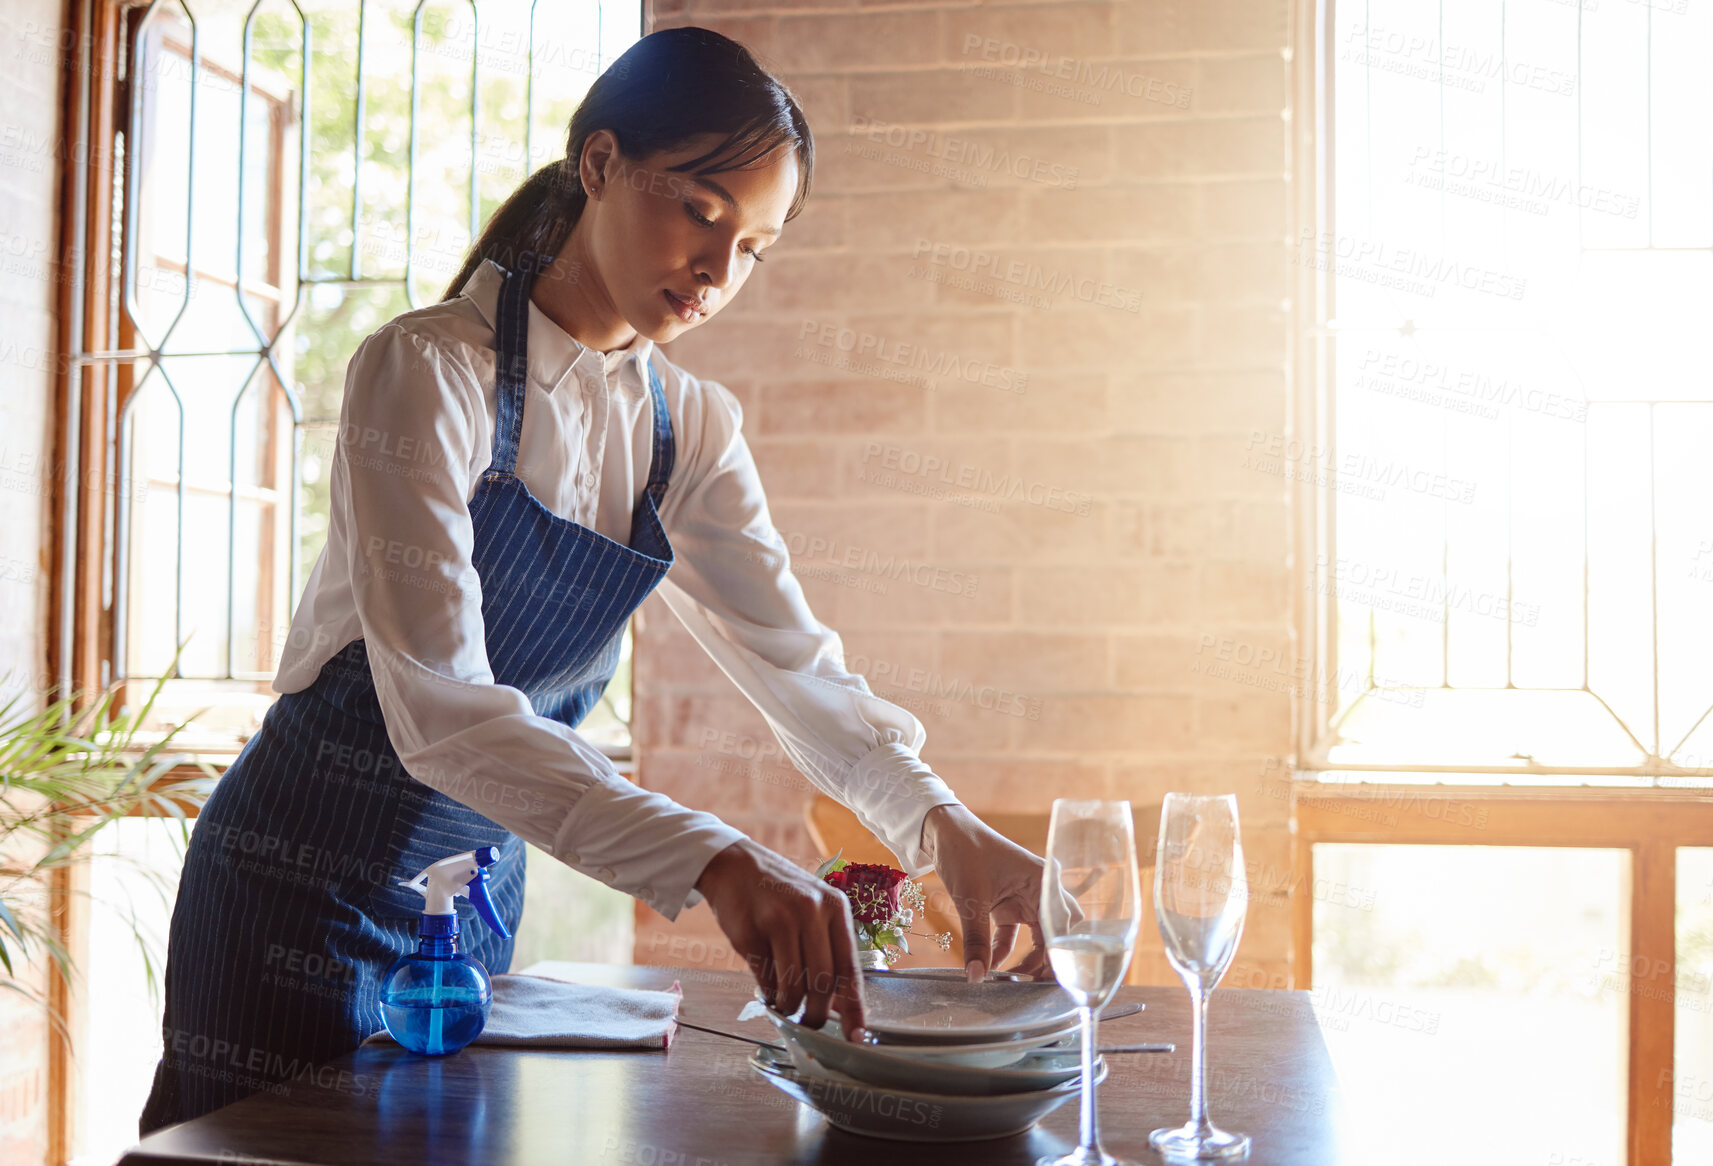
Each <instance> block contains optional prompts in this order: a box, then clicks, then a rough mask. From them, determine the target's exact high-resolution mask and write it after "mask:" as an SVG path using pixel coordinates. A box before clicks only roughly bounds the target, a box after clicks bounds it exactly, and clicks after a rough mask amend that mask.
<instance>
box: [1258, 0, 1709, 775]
mask: <svg viewBox="0 0 1713 1166" xmlns="http://www.w3.org/2000/svg"><path fill="white" fill-rule="evenodd" d="M1328 36H1329V41H1328V49H1329V55H1330V60H1329V62H1328V65H1329V71H1330V74H1331V78H1332V93H1333V95H1334V96H1333V101H1332V109H1331V118H1332V122H1333V126H1332V129H1333V141H1334V142H1336V148H1335V150H1334V157H1333V161H1332V165H1331V171H1330V175H1329V177H1330V180H1331V186H1332V200H1331V201H1332V205H1333V208H1334V209H1333V212H1332V215H1331V218H1330V221H1329V222H1328V223H1327V224H1325V226H1324V227H1323V229H1321V230H1319V231H1317V232H1311V233H1310V236H1308V237H1305V238H1304V239H1303V240H1302V244H1303V245H1302V247H1301V249H1300V252H1299V259H1300V261H1301V262H1302V263H1303V264H1305V265H1310V266H1316V267H1324V268H1325V269H1326V271H1327V275H1328V279H1329V282H1330V294H1331V303H1332V311H1331V319H1330V320H1328V321H1327V323H1326V328H1327V336H1328V345H1329V357H1330V359H1329V364H1328V366H1327V369H1326V376H1327V379H1328V382H1329V385H1330V390H1331V397H1332V401H1331V409H1330V422H1331V423H1330V425H1329V427H1328V429H1327V431H1326V432H1327V433H1328V436H1329V440H1328V441H1327V443H1326V444H1325V447H1324V449H1322V448H1314V447H1313V443H1293V447H1292V448H1290V449H1282V450H1281V451H1280V453H1279V455H1278V456H1279V457H1280V458H1281V459H1282V460H1285V461H1290V460H1293V459H1294V460H1296V461H1297V463H1298V464H1297V466H1295V467H1293V468H1294V469H1300V470H1302V471H1304V472H1305V476H1306V477H1308V478H1310V479H1312V480H1313V481H1315V482H1317V483H1318V484H1319V486H1320V487H1322V488H1324V490H1325V491H1326V493H1328V495H1329V498H1328V509H1329V511H1330V521H1329V522H1328V524H1327V527H1326V530H1325V534H1326V536H1327V537H1326V538H1325V539H1324V541H1323V543H1322V545H1321V546H1320V547H1319V548H1318V549H1317V554H1316V555H1315V558H1314V560H1313V561H1314V563H1315V575H1314V579H1313V589H1314V592H1315V595H1316V597H1317V598H1318V599H1319V600H1321V601H1322V602H1323V604H1324V611H1325V617H1326V620H1327V622H1328V624H1329V630H1328V639H1327V648H1328V652H1329V659H1335V660H1336V666H1335V667H1334V668H1333V669H1332V672H1333V673H1334V674H1335V675H1336V676H1337V677H1338V678H1339V680H1340V683H1337V684H1331V685H1328V686H1326V688H1325V695H1326V696H1327V697H1328V698H1329V700H1328V703H1329V704H1330V705H1331V707H1330V708H1328V709H1327V710H1326V711H1327V713H1328V714H1329V715H1327V716H1326V717H1325V718H1324V720H1323V725H1324V728H1323V730H1322V733H1321V735H1320V737H1319V739H1318V740H1316V741H1315V742H1313V744H1312V747H1311V750H1310V753H1309V758H1310V764H1311V765H1313V766H1316V767H1322V768H1340V769H1364V770H1367V769H1394V770H1407V769H1410V768H1419V769H1427V770H1432V771H1435V772H1440V773H1444V772H1449V771H1472V772H1487V773H1504V774H1507V775H1513V776H1514V775H1519V774H1529V773H1534V774H1552V775H1565V774H1577V775H1588V776H1597V775H1624V776H1625V777H1633V778H1637V779H1645V780H1644V781H1642V784H1656V785H1672V784H1676V785H1683V784H1713V783H1709V782H1708V781H1707V779H1708V777H1709V776H1713V716H1709V713H1710V712H1713V673H1710V672H1709V670H1708V669H1707V668H1706V666H1705V652H1706V649H1707V647H1708V645H1709V644H1710V643H1713V602H1710V601H1713V524H1710V523H1709V521H1708V518H1707V508H1706V505H1705V503H1706V499H1707V498H1708V496H1709V493H1710V491H1713V475H1710V474H1709V471H1708V468H1707V462H1706V456H1705V451H1706V450H1707V448H1708V447H1709V444H1710V441H1713V372H1710V369H1709V367H1708V364H1707V361H1706V355H1707V353H1706V345H1705V327H1704V322H1705V320H1706V319H1707V318H1708V316H1709V314H1710V313H1713V133H1710V132H1709V130H1710V129H1713V124H1710V122H1713V119H1710V117H1709V112H1708V111H1709V109H1710V108H1713V105H1710V103H1713V78H1710V77H1709V75H1708V73H1707V72H1706V70H1705V69H1703V68H1702V65H1703V64H1704V63H1705V60H1706V54H1707V52H1708V50H1709V48H1713V18H1710V17H1709V14H1708V13H1706V12H1705V11H1702V10H1701V9H1700V8H1696V7H1695V6H1685V5H1670V4H1654V5H1649V4H1602V5H1597V4H1594V3H1592V0H1584V2H1583V3H1582V5H1581V7H1580V8H1579V7H1578V6H1577V4H1576V3H1574V2H1573V3H1570V4H1568V5H1567V4H1558V3H1550V2H1547V0H1535V2H1531V3H1523V4H1510V5H1504V6H1495V5H1488V4H1470V3H1451V2H1446V3H1435V4H1427V5H1423V4H1416V3H1406V2H1403V0H1350V2H1344V0H1339V2H1338V3H1337V4H1336V5H1335V7H1334V18H1333V19H1332V20H1331V22H1330V24H1329V28H1328ZM1346 680H1348V681H1349V683H1344V682H1343V681H1346Z"/></svg>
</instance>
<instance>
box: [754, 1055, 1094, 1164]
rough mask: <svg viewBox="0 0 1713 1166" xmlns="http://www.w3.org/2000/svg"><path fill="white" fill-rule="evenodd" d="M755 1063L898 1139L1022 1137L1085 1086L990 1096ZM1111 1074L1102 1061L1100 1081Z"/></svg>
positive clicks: (779, 1061)
mask: <svg viewBox="0 0 1713 1166" xmlns="http://www.w3.org/2000/svg"><path fill="white" fill-rule="evenodd" d="M750 1065H751V1066H752V1067H753V1068H754V1069H755V1070H756V1072H758V1073H760V1074H761V1075H762V1076H763V1077H765V1078H766V1079H767V1080H768V1081H769V1082H770V1083H771V1084H773V1085H774V1086H776V1087H777V1088H779V1089H781V1090H783V1091H784V1092H786V1093H788V1094H789V1095H791V1096H792V1097H795V1098H796V1099H797V1100H798V1101H801V1102H803V1103H804V1104H805V1105H808V1106H809V1107H811V1108H812V1109H814V1110H816V1111H817V1112H819V1113H820V1114H821V1115H822V1116H823V1117H825V1118H826V1119H827V1121H828V1122H829V1123H831V1124H832V1125H835V1126H837V1127H838V1128H839V1129H841V1130H846V1131H848V1132H850V1133H853V1134H862V1135H865V1136H867V1137H872V1138H886V1139H888V1140H891V1141H898V1142H976V1141H983V1140H985V1139H988V1138H1003V1137H1009V1136H1010V1135H1012V1134H1020V1133H1022V1132H1023V1131H1024V1130H1027V1129H1028V1128H1029V1127H1030V1126H1032V1125H1034V1124H1035V1123H1036V1122H1038V1121H1040V1120H1041V1119H1042V1118H1044V1117H1046V1116H1047V1115H1048V1114H1049V1113H1052V1112H1053V1111H1054V1110H1055V1109H1057V1108H1059V1106H1061V1105H1063V1104H1064V1103H1065V1102H1067V1101H1071V1100H1073V1099H1075V1098H1076V1097H1078V1096H1079V1095H1080V1093H1081V1091H1082V1082H1081V1080H1080V1079H1072V1080H1070V1081H1067V1082H1065V1083H1064V1084H1062V1085H1056V1086H1054V1087H1053V1088H1051V1089H1040V1090H1033V1091H1031V1092H1027V1093H1005V1094H996V1095H993V1096H988V1097H959V1096H954V1095H949V1094H940V1093H920V1092H916V1091H913V1090H904V1089H885V1088H880V1087H878V1086H874V1085H867V1084H864V1083H863V1082H861V1081H856V1080H853V1079H851V1078H849V1077H846V1076H844V1075H843V1074H840V1073H833V1072H830V1071H826V1070H823V1071H821V1072H820V1073H818V1074H810V1073H805V1072H803V1071H801V1070H799V1069H798V1068H797V1067H796V1066H794V1065H793V1064H792V1063H791V1059H790V1058H789V1057H787V1056H785V1055H784V1054H783V1053H776V1052H774V1051H772V1050H771V1049H757V1050H755V1054H754V1055H753V1056H751V1057H750ZM1105 1075H1106V1066H1105V1065H1104V1064H1102V1065H1100V1066H1099V1067H1098V1070H1097V1072H1096V1075H1095V1081H1096V1082H1097V1083H1098V1082H1099V1081H1100V1080H1101V1078H1102V1077H1104V1076H1105Z"/></svg>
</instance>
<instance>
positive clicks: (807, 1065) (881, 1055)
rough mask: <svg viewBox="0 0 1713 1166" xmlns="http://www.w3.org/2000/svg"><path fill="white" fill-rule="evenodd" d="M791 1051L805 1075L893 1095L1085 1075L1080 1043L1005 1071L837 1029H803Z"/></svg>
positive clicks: (982, 1089)
mask: <svg viewBox="0 0 1713 1166" xmlns="http://www.w3.org/2000/svg"><path fill="white" fill-rule="evenodd" d="M786 1048H787V1049H788V1050H789V1051H790V1053H791V1060H792V1062H793V1063H794V1064H795V1065H796V1066H797V1068H798V1070H799V1071H801V1072H804V1073H816V1074H819V1073H825V1072H833V1073H838V1074H841V1075H843V1076H846V1077H853V1078H855V1079H856V1080H858V1081H863V1082H866V1083H868V1084H870V1085H879V1086H882V1087H884V1088H888V1089H910V1090H915V1091H917V1092H920V1093H949V1094H956V1095H958V1096H962V1097H984V1096H990V1095H992V1094H997V1093H1027V1092H1029V1091H1031V1090H1039V1089H1051V1088H1053V1086H1055V1085H1062V1084H1064V1083H1065V1082H1066V1081H1069V1080H1071V1079H1072V1078H1074V1077H1076V1076H1077V1075H1078V1074H1079V1073H1081V1072H1082V1051H1081V1050H1080V1049H1079V1048H1078V1047H1077V1042H1076V1041H1074V1040H1070V1041H1055V1042H1054V1043H1053V1044H1051V1045H1049V1046H1047V1047H1046V1048H1031V1049H1027V1050H1026V1051H1025V1052H1024V1054H1023V1055H1022V1056H1021V1057H1019V1058H1018V1059H1017V1060H1016V1061H1015V1062H1013V1063H1011V1064H1009V1065H1005V1066H1002V1067H1000V1068H980V1067H978V1066H974V1065H960V1064H956V1063H954V1062H952V1061H947V1060H944V1059H941V1058H938V1057H922V1056H912V1055H910V1054H908V1053H905V1054H903V1055H900V1054H899V1053H898V1052H896V1051H894V1047H893V1046H891V1045H864V1044H854V1045H853V1044H851V1043H850V1042H849V1041H847V1040H845V1039H844V1037H843V1036H841V1035H840V1034H839V1032H838V1030H837V1029H836V1028H834V1029H833V1030H832V1031H830V1032H829V1031H822V1032H815V1031H813V1030H811V1029H807V1028H804V1027H803V1026H801V1025H798V1026H796V1032H795V1033H793V1034H792V1035H791V1036H790V1037H788V1038H787V1044H786ZM1098 1060H1099V1058H1097V1061H1098Z"/></svg>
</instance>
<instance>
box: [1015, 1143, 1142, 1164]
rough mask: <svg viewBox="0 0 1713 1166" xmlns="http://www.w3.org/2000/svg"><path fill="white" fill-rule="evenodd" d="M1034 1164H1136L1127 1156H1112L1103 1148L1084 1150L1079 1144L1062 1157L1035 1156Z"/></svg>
mask: <svg viewBox="0 0 1713 1166" xmlns="http://www.w3.org/2000/svg"><path fill="white" fill-rule="evenodd" d="M1035 1166H1138V1163H1136V1162H1133V1161H1131V1160H1130V1159H1129V1158H1114V1157H1113V1156H1112V1155H1111V1154H1108V1153H1107V1152H1106V1151H1105V1150H1102V1149H1095V1150H1084V1149H1083V1148H1082V1147H1081V1146H1078V1147H1077V1148H1076V1149H1074V1150H1072V1151H1071V1152H1070V1153H1069V1154H1066V1155H1064V1156H1063V1157H1062V1158H1037V1159H1035Z"/></svg>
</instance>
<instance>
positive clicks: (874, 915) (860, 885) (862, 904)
mask: <svg viewBox="0 0 1713 1166" xmlns="http://www.w3.org/2000/svg"><path fill="white" fill-rule="evenodd" d="M904 878H905V875H904V872H903V871H901V870H894V869H893V868H892V867H890V866H882V865H880V864H879V863H873V862H852V863H847V864H846V865H845V867H844V869H842V870H836V871H834V872H832V873H831V874H829V875H828V876H827V881H828V882H829V883H831V884H833V886H835V887H837V888H839V890H841V891H843V892H844V893H845V895H846V897H847V898H849V899H850V901H851V917H852V918H853V919H854V920H856V922H858V923H867V924H870V925H878V924H882V923H885V922H887V921H888V920H889V919H891V918H892V917H893V916H894V915H896V914H897V913H898V887H899V884H901V883H902V882H904Z"/></svg>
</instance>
